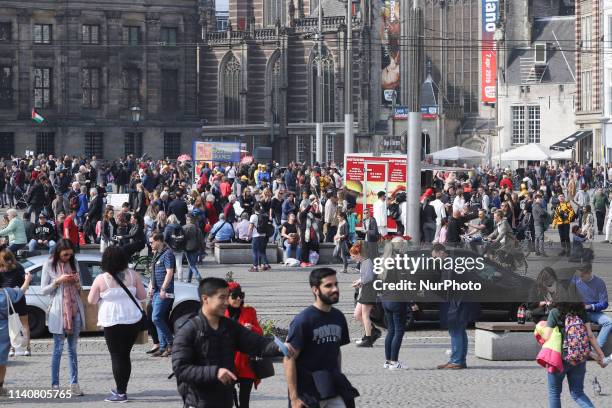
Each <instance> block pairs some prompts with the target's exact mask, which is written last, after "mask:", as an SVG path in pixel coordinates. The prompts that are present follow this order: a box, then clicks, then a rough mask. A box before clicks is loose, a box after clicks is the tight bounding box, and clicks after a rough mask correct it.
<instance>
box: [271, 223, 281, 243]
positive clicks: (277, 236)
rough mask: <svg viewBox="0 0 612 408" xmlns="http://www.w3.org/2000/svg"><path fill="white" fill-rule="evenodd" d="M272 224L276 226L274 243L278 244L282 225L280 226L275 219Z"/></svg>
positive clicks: (273, 237) (273, 236)
mask: <svg viewBox="0 0 612 408" xmlns="http://www.w3.org/2000/svg"><path fill="white" fill-rule="evenodd" d="M272 224H273V225H274V234H273V235H272V242H273V243H276V242H278V239H279V238H280V227H281V224H278V223H277V222H276V219H275V218H273V219H272Z"/></svg>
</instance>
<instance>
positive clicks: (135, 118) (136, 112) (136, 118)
mask: <svg viewBox="0 0 612 408" xmlns="http://www.w3.org/2000/svg"><path fill="white" fill-rule="evenodd" d="M130 111H131V112H132V122H133V123H134V124H138V122H140V108H139V107H138V106H133V107H132V108H131V109H130Z"/></svg>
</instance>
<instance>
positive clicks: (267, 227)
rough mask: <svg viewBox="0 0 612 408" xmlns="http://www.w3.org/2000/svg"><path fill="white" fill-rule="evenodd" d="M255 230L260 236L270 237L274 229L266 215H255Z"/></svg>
mask: <svg viewBox="0 0 612 408" xmlns="http://www.w3.org/2000/svg"><path fill="white" fill-rule="evenodd" d="M255 228H256V229H257V232H258V233H259V234H261V235H272V234H273V233H274V227H273V226H272V223H271V222H270V218H269V217H268V215H267V214H257V224H256V225H255Z"/></svg>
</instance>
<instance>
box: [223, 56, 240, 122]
mask: <svg viewBox="0 0 612 408" xmlns="http://www.w3.org/2000/svg"><path fill="white" fill-rule="evenodd" d="M221 74H222V81H221V85H222V87H221V92H222V93H223V119H224V120H225V123H231V122H238V121H239V120H240V84H241V80H240V77H241V67H240V62H238V60H237V59H236V56H235V55H233V54H232V55H231V56H230V57H229V59H228V60H227V61H226V62H225V64H224V65H223V66H222V68H221Z"/></svg>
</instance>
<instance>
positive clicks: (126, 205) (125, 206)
mask: <svg viewBox="0 0 612 408" xmlns="http://www.w3.org/2000/svg"><path fill="white" fill-rule="evenodd" d="M121 208H130V203H128V202H127V201H126V202H125V203H123V204H121Z"/></svg>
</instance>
